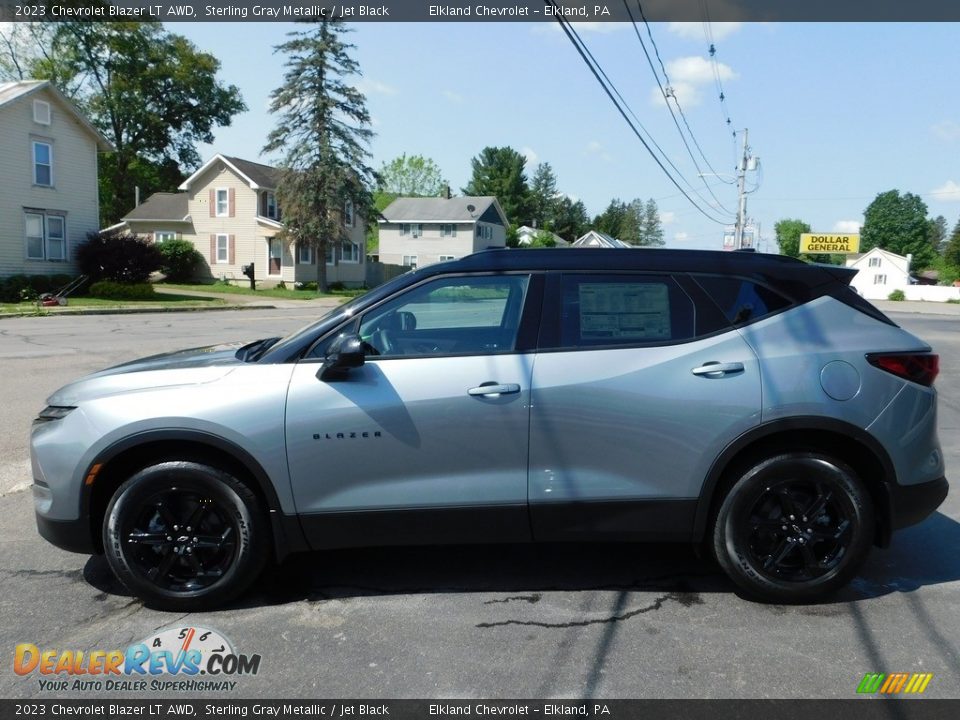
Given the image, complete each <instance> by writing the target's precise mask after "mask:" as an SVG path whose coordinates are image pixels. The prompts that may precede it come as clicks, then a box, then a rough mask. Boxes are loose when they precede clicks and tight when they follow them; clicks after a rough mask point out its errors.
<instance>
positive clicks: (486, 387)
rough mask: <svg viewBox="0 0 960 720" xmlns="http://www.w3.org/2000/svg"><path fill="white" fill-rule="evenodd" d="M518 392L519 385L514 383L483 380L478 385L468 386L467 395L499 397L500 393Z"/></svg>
mask: <svg viewBox="0 0 960 720" xmlns="http://www.w3.org/2000/svg"><path fill="white" fill-rule="evenodd" d="M518 392H520V386H519V385H517V384H516V383H506V384H503V385H501V384H500V383H495V382H485V383H482V384H481V385H480V387H475V388H470V389H469V390H467V395H473V396H474V397H499V396H500V395H509V394H511V393H518Z"/></svg>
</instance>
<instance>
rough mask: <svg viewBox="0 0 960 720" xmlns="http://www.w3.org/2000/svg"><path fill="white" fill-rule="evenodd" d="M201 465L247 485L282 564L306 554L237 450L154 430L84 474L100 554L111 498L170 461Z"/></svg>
mask: <svg viewBox="0 0 960 720" xmlns="http://www.w3.org/2000/svg"><path fill="white" fill-rule="evenodd" d="M172 459H176V460H188V461H192V462H199V463H203V464H207V465H211V466H214V467H218V468H220V469H221V470H224V471H226V472H229V473H230V474H231V475H233V476H234V477H236V478H237V479H238V480H241V481H242V482H244V484H246V485H248V486H249V487H250V489H251V490H252V491H253V492H254V494H255V495H256V496H257V499H258V500H259V501H260V502H261V504H262V506H263V508H264V511H265V512H266V513H267V516H268V518H269V522H270V527H271V530H272V535H273V538H272V539H273V547H274V553H275V555H276V556H277V558H278V559H281V558H283V557H284V556H286V555H287V554H289V553H291V552H297V551H300V550H303V549H306V541H305V540H304V537H303V531H302V530H301V529H300V523H299V521H298V520H297V519H296V516H295V515H286V514H285V513H284V512H283V510H282V508H281V505H280V498H279V497H278V495H277V492H276V490H275V489H274V487H273V483H272V482H271V481H270V477H269V475H267V473H266V471H265V470H264V469H263V467H262V466H261V465H260V463H259V462H258V461H257V460H256V459H255V458H254V457H253V456H252V455H251V454H250V453H249V452H247V451H246V450H244V449H243V448H242V447H240V446H239V445H237V444H235V443H233V442H231V441H229V440H226V439H224V438H222V437H219V436H217V435H213V434H211V433H205V432H202V431H191V430H150V431H146V432H142V433H137V434H135V435H131V436H129V437H127V438H124V439H122V440H120V441H118V442H116V443H114V444H113V445H110V446H109V447H107V448H106V449H105V450H103V451H102V452H101V453H100V454H99V455H98V456H97V457H96V459H95V460H94V461H93V462H91V463H90V466H89V467H88V468H87V469H86V472H85V474H84V477H89V476H90V474H91V473H93V472H94V469H95V468H96V466H97V465H100V468H99V469H98V470H97V471H96V473H95V479H94V481H93V483H92V484H85V485H84V493H83V498H82V500H81V508H82V512H83V514H84V516H85V517H86V518H87V520H88V523H89V531H90V534H91V538H92V540H93V545H94V548H95V549H96V550H97V552H101V551H102V550H103V547H102V537H101V528H102V525H103V518H104V515H105V513H106V509H107V505H108V504H109V502H110V498H111V497H113V495H114V494H115V493H116V491H117V489H118V488H119V487H120V485H122V484H123V483H124V482H125V481H126V480H127V479H129V478H130V476H131V475H132V474H133V473H135V472H136V471H138V470H140V469H142V468H145V467H148V466H150V465H153V464H155V463H157V462H163V461H167V460H172Z"/></svg>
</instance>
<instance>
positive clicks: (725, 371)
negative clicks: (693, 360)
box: [690, 362, 743, 376]
mask: <svg viewBox="0 0 960 720" xmlns="http://www.w3.org/2000/svg"><path fill="white" fill-rule="evenodd" d="M690 372H692V373H693V374H694V375H706V376H710V375H729V374H730V373H738V372H743V363H741V362H731V363H721V362H706V363H704V364H703V365H701V366H700V367H695V368H693V370H691V371H690Z"/></svg>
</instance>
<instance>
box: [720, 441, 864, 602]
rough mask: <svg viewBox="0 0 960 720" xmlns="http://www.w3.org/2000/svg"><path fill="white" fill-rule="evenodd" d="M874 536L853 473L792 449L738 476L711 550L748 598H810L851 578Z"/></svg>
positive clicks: (722, 510)
mask: <svg viewBox="0 0 960 720" xmlns="http://www.w3.org/2000/svg"><path fill="white" fill-rule="evenodd" d="M873 534H874V515H873V505H872V503H871V499H870V494H869V492H867V489H866V488H865V487H864V484H863V481H862V480H860V478H859V477H857V474H856V473H855V472H854V471H853V470H852V469H851V468H850V467H849V466H847V465H846V464H844V463H842V462H840V461H838V460H835V459H832V458H829V457H826V456H823V455H819V454H816V453H809V452H795V453H786V454H782V455H777V456H775V457H770V458H768V459H766V460H763V461H762V462H760V463H758V464H756V465H754V466H753V467H752V468H750V469H749V470H748V471H747V472H746V473H744V474H743V475H742V476H741V477H740V478H739V480H737V482H736V483H735V484H734V485H733V487H732V488H731V489H730V492H729V493H728V494H727V496H726V497H725V498H724V500H723V503H722V504H721V506H720V510H719V512H718V513H717V517H716V520H715V522H714V525H713V551H714V555H715V556H716V558H717V562H718V563H719V564H720V566H721V567H722V568H723V570H724V571H725V572H726V573H727V575H729V576H730V578H731V579H732V580H733V581H734V582H735V583H736V584H737V585H738V586H739V587H740V588H741V589H742V590H744V592H745V593H746V594H747V595H749V596H751V597H753V598H756V599H758V600H764V601H771V602H778V603H800V602H813V601H817V600H821V599H823V598H824V597H826V596H828V595H829V594H830V593H832V592H834V591H836V590H838V589H839V588H841V587H843V586H844V585H846V584H847V583H848V582H849V581H850V580H851V579H852V578H853V577H854V575H856V573H857V570H858V569H859V568H860V566H861V564H862V563H863V561H864V560H865V559H866V557H867V553H868V552H869V551H870V546H871V544H872V542H873Z"/></svg>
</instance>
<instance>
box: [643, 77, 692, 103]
mask: <svg viewBox="0 0 960 720" xmlns="http://www.w3.org/2000/svg"><path fill="white" fill-rule="evenodd" d="M670 88H671V89H672V90H673V97H675V98H676V99H677V102H678V103H680V107H684V108H690V107H693V106H694V105H699V104H700V91H699V90H698V89H697V88H696V87H695V86H693V85H691V84H690V83H686V82H675V83H673V84H672V85H671V86H670ZM650 102H651V103H653V104H654V105H666V102H667V101H666V98H665V97H664V96H663V93H662V92H660V86H659V85H657V86H655V87H652V88H650Z"/></svg>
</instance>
